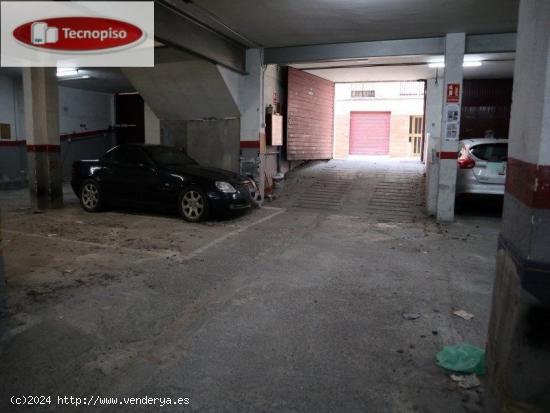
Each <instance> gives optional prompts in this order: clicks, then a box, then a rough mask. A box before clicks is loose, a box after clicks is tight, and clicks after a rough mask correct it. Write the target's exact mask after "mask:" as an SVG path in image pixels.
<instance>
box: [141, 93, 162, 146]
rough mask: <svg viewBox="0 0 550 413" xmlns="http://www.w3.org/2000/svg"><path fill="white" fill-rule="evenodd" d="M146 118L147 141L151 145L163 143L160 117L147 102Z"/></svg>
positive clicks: (145, 108) (145, 106)
mask: <svg viewBox="0 0 550 413" xmlns="http://www.w3.org/2000/svg"><path fill="white" fill-rule="evenodd" d="M143 106H144V118H145V119H144V120H145V143H148V144H151V145H161V144H162V139H161V129H160V119H159V118H157V115H155V113H154V112H153V111H152V110H151V108H150V107H149V106H148V105H147V103H145V104H144V105H143Z"/></svg>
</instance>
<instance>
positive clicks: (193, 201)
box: [181, 189, 205, 221]
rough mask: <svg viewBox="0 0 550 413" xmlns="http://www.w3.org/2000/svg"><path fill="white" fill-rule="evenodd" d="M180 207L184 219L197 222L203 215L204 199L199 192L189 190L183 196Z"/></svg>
mask: <svg viewBox="0 0 550 413" xmlns="http://www.w3.org/2000/svg"><path fill="white" fill-rule="evenodd" d="M181 207H182V208H181V209H182V211H183V215H184V217H185V218H187V219H189V220H191V221H198V220H199V219H200V218H201V217H202V215H203V213H204V209H205V203H204V198H203V197H202V195H201V194H200V193H199V192H197V191H195V190H193V189H191V190H189V191H187V192H186V193H185V194H184V195H183V198H182V200H181Z"/></svg>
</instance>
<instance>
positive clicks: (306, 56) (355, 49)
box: [264, 33, 516, 65]
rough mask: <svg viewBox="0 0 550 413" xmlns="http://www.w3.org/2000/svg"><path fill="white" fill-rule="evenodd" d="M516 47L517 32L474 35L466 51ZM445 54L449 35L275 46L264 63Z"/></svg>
mask: <svg viewBox="0 0 550 413" xmlns="http://www.w3.org/2000/svg"><path fill="white" fill-rule="evenodd" d="M515 49H516V34H515V33H504V34H489V35H470V36H467V37H466V53H496V52H513V51H515ZM444 53H445V37H428V38H421V39H404V40H382V41H374V42H356V43H333V44H321V45H313V46H293V47H273V48H268V49H265V52H264V64H280V65H285V64H290V63H300V62H302V63H303V62H321V61H335V60H336V61H337V60H354V59H355V60H356V59H364V58H369V57H385V56H410V55H441V54H444Z"/></svg>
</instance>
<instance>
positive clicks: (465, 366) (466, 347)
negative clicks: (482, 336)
mask: <svg viewBox="0 0 550 413" xmlns="http://www.w3.org/2000/svg"><path fill="white" fill-rule="evenodd" d="M437 364H438V365H440V366H441V367H443V368H444V369H447V370H450V371H454V372H457V373H465V374H471V373H476V374H477V375H478V376H483V375H484V374H485V351H483V350H482V349H480V348H479V347H476V346H472V345H471V344H468V343H462V344H457V345H456V346H445V347H443V350H441V351H440V352H439V353H437Z"/></svg>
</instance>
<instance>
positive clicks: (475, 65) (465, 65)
mask: <svg viewBox="0 0 550 413" xmlns="http://www.w3.org/2000/svg"><path fill="white" fill-rule="evenodd" d="M482 64H483V63H481V62H480V61H477V62H476V61H471V62H464V63H462V66H463V67H479V66H481V65H482Z"/></svg>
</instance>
